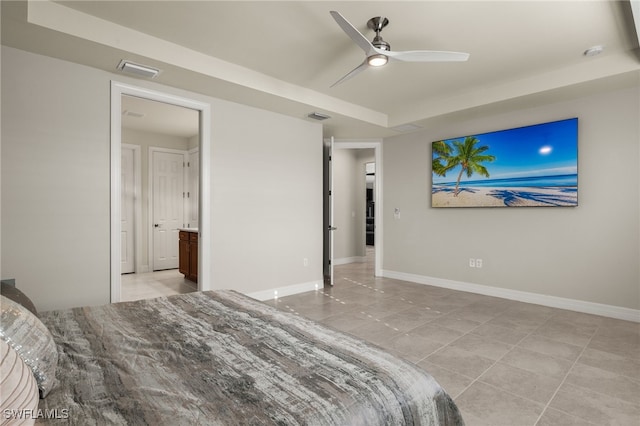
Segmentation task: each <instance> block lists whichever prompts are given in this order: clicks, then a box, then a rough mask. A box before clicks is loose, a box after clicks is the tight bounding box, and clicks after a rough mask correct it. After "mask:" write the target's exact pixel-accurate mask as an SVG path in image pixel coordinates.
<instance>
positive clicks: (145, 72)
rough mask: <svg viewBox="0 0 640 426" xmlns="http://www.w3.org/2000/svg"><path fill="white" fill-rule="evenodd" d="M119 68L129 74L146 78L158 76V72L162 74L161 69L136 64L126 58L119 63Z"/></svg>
mask: <svg viewBox="0 0 640 426" xmlns="http://www.w3.org/2000/svg"><path fill="white" fill-rule="evenodd" d="M118 69H119V70H120V71H122V72H126V73H127V74H131V75H135V76H137V77H144V78H156V77H157V76H158V74H160V70H159V69H157V68H153V67H149V66H146V65H140V64H135V63H133V62H130V61H127V60H124V59H123V60H121V61H120V63H119V64H118Z"/></svg>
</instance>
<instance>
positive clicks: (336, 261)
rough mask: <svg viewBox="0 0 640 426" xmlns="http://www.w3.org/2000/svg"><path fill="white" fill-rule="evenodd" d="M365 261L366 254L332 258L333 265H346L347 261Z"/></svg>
mask: <svg viewBox="0 0 640 426" xmlns="http://www.w3.org/2000/svg"><path fill="white" fill-rule="evenodd" d="M366 261H367V256H352V257H343V258H340V259H333V266H337V265H346V264H348V263H364V262H366Z"/></svg>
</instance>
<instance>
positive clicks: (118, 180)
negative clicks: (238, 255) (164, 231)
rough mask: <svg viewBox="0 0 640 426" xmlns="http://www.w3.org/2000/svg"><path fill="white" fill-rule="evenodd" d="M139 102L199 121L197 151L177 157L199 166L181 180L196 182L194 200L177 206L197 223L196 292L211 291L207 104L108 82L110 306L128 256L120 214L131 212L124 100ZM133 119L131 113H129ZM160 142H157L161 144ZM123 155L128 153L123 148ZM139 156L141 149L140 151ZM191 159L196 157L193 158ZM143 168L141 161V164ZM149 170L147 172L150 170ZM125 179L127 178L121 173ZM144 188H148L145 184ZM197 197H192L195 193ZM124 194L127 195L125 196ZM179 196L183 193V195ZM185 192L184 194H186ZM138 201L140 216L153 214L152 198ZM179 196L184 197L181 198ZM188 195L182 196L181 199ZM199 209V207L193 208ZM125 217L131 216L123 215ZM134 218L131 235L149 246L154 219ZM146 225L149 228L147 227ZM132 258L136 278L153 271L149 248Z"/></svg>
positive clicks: (118, 293)
mask: <svg viewBox="0 0 640 426" xmlns="http://www.w3.org/2000/svg"><path fill="white" fill-rule="evenodd" d="M129 98H130V99H131V100H137V101H151V102H157V103H160V104H163V105H170V106H174V107H181V108H186V109H189V110H190V111H191V112H192V113H194V114H195V115H196V116H197V118H198V125H197V127H198V134H197V136H195V139H194V141H193V145H195V146H191V147H189V146H184V147H181V148H182V149H181V151H184V157H185V159H186V161H187V162H189V161H191V159H196V160H197V161H198V165H197V167H196V168H195V170H197V172H196V173H197V178H194V177H193V175H191V176H190V175H189V174H188V173H185V177H184V180H185V181H189V180H193V179H195V180H196V181H197V185H194V188H190V190H189V193H190V195H191V194H192V197H189V198H190V200H188V201H180V202H181V203H182V204H184V205H185V206H186V207H185V217H188V218H189V220H191V219H193V218H195V220H197V223H198V224H197V225H196V226H197V228H198V234H199V239H200V241H199V245H198V257H199V258H200V259H202V261H201V262H199V265H198V272H199V273H198V275H199V277H201V279H199V283H198V290H209V289H211V288H212V287H213V286H212V283H211V272H210V268H211V265H210V253H211V240H210V238H209V237H208V236H209V235H211V225H210V224H211V219H210V218H211V211H210V203H211V194H210V189H209V188H210V152H211V147H210V133H211V124H210V123H211V113H210V105H209V104H205V103H202V102H199V101H195V100H192V99H187V98H182V97H177V96H173V95H169V94H166V93H162V92H157V91H153V90H149V89H144V88H140V87H135V86H130V85H126V84H122V83H117V82H112V84H111V302H118V301H120V300H121V273H122V272H123V258H126V257H127V256H124V257H123V251H126V250H127V248H126V247H127V245H126V241H125V240H124V239H123V237H126V236H124V235H123V232H122V217H123V215H127V214H126V213H123V208H125V209H127V211H128V212H130V211H131V210H130V208H129V207H128V206H123V205H122V203H123V184H124V185H125V186H126V185H127V184H126V183H124V182H123V180H125V179H126V176H124V175H123V172H124V171H125V170H123V157H122V154H123V145H122V143H123V141H124V140H123V126H122V123H123V113H124V112H125V110H126V109H125V110H123V102H125V103H126V102H127V100H128V99H129ZM133 112H134V114H135V111H133ZM160 139H161V138H158V140H160ZM151 146H152V145H151V144H149V147H148V148H147V149H148V150H149V152H151V151H152V150H151ZM125 150H126V147H125ZM140 151H142V149H141V150H140ZM193 154H197V155H196V156H193ZM141 163H142V164H143V165H144V161H141ZM148 166H149V165H148V164H147V168H148ZM125 169H126V170H128V164H125ZM125 174H126V173H125ZM150 175H151V173H149V174H144V173H141V176H142V178H141V179H140V180H141V181H142V180H144V179H145V177H146V176H149V177H148V178H147V179H148V181H150V180H152V179H153V178H152V177H150ZM141 186H142V188H144V187H145V185H144V184H142V185H141ZM147 186H148V182H147ZM194 191H195V192H194ZM124 192H126V191H124ZM181 192H182V191H181ZM185 192H186V191H185ZM139 195H140V196H138V197H137V199H138V200H140V199H143V201H148V202H146V203H144V202H143V203H141V204H142V205H143V207H142V208H141V210H144V206H145V204H146V205H147V208H148V209H149V210H152V209H151V208H150V207H149V206H151V202H152V199H153V196H148V198H149V200H146V199H145V198H146V197H143V196H142V194H141V193H139ZM180 195H182V194H180ZM185 195H186V194H185ZM194 198H195V199H196V200H197V202H196V203H194V202H193V199H194ZM187 199H188V197H185V198H184V200H187ZM189 206H191V209H193V208H195V209H197V210H198V211H197V213H195V212H193V211H191V212H187V211H188V210H189V208H190V207H189ZM194 206H197V207H194ZM127 216H129V215H127ZM139 216H140V217H138V215H137V214H136V215H135V219H136V220H135V223H136V225H134V232H133V234H134V235H135V237H136V238H135V240H137V241H138V242H142V241H149V240H151V241H153V239H152V238H149V237H148V235H149V234H152V232H149V230H150V228H151V224H152V223H153V219H150V220H149V219H147V218H149V214H148V213H147V214H143V213H141V214H140V215H139ZM145 222H147V223H146V224H145ZM182 226H183V227H192V225H191V223H187V222H183V223H182ZM145 230H146V231H147V238H145V236H144V235H143V234H144V231H145ZM175 245H176V250H177V238H176V244H175ZM130 253H131V252H130V251H129V252H127V253H126V255H130ZM134 253H135V261H134V262H135V267H134V271H137V272H148V271H149V270H150V269H153V262H151V261H149V259H152V253H153V242H152V243H151V244H149V245H148V246H147V253H144V250H143V249H142V244H138V245H137V246H136V248H135V249H134Z"/></svg>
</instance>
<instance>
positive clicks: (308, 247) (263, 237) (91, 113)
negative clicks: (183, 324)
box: [1, 46, 322, 310]
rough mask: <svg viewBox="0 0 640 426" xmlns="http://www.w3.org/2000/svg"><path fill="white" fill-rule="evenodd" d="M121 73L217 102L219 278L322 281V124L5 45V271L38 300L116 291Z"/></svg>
mask: <svg viewBox="0 0 640 426" xmlns="http://www.w3.org/2000/svg"><path fill="white" fill-rule="evenodd" d="M42 70H46V72H42ZM112 79H115V80H117V81H121V82H124V83H129V84H133V85H137V86H141V87H146V88H151V89H154V90H160V91H164V92H166V93H170V94H174V95H177V96H183V97H188V98H192V99H194V100H197V101H201V102H207V103H209V104H211V111H212V116H211V119H212V125H211V127H212V128H211V133H212V156H211V158H209V159H208V161H210V162H211V165H212V167H211V188H212V212H211V217H212V234H213V235H212V245H213V258H212V259H211V262H212V271H211V274H212V277H213V280H214V282H213V286H214V287H215V288H233V289H236V290H239V291H241V292H257V291H262V290H268V289H271V288H275V287H286V286H293V285H299V284H301V283H312V282H322V128H321V125H319V124H318V123H311V122H307V121H303V120H299V119H295V118H291V117H287V116H283V115H279V114H275V113H272V112H268V111H264V110H259V109H256V108H251V107H247V106H243V105H238V104H234V103H231V102H227V101H223V100H220V99H215V98H211V97H207V96H204V95H199V94H194V93H189V92H185V91H182V90H179V89H175V88H170V87H165V86H161V85H158V84H156V83H152V82H148V81H143V80H138V79H130V78H125V77H124V76H121V75H116V74H111V73H107V72H104V71H100V70H96V69H92V68H89V67H85V66H81V65H77V64H73V63H70V62H66V61H61V60H57V59H53V58H49V57H45V56H41V55H36V54H32V53H27V52H24V51H20V50H17V49H13V48H8V47H5V46H3V47H2V86H3V89H4V90H3V93H2V123H3V126H2V140H3V145H2V149H3V152H2V165H1V167H2V169H1V170H2V178H1V179H2V180H1V182H2V204H1V205H2V213H1V214H2V216H1V217H2V241H1V253H2V274H3V276H5V277H15V278H16V280H17V284H18V286H19V287H21V288H22V289H23V290H24V291H25V292H26V293H27V294H28V295H29V296H30V297H32V299H33V301H34V303H35V304H36V306H37V307H38V309H41V310H49V309H57V308H65V307H71V306H81V305H95V304H103V303H108V302H109V297H110V277H109V274H110V272H109V265H110V255H109V244H110V243H109V235H110V230H109V226H110V225H109V223H110V222H109V211H110V210H109V198H110V188H109V182H110V159H109V148H110V135H109V133H110V129H109V126H110V109H109V108H110V81H111V80H112ZM303 256H304V257H307V258H308V259H309V266H307V267H304V266H303V261H302V260H303Z"/></svg>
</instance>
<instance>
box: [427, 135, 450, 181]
mask: <svg viewBox="0 0 640 426" xmlns="http://www.w3.org/2000/svg"><path fill="white" fill-rule="evenodd" d="M431 149H432V151H433V160H432V162H431V170H432V171H433V173H435V174H436V175H438V176H444V175H446V173H447V171H448V170H449V168H447V165H446V162H448V159H449V154H451V145H449V144H448V143H446V142H445V141H437V142H434V143H433V144H432V145H431ZM443 161H444V162H445V164H443Z"/></svg>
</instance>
